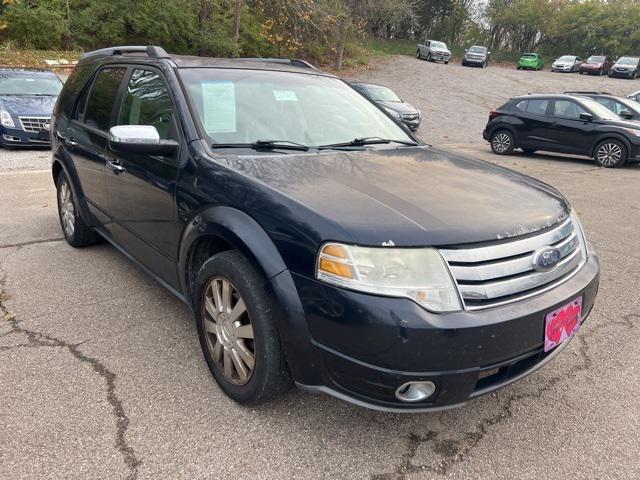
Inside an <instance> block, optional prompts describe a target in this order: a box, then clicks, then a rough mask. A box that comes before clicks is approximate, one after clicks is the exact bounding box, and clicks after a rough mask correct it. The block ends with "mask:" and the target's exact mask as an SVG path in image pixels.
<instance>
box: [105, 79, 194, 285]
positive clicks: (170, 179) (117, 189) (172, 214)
mask: <svg viewBox="0 0 640 480" xmlns="http://www.w3.org/2000/svg"><path fill="white" fill-rule="evenodd" d="M116 123H117V124H118V125H152V126H154V127H155V128H156V129H157V130H158V133H159V134H160V138H161V139H165V140H167V139H172V140H176V141H180V134H179V130H178V122H177V119H176V116H175V114H174V108H173V102H172V99H171V96H170V95H169V92H168V89H167V87H166V84H165V81H164V79H163V76H162V74H161V72H160V71H157V70H155V69H151V68H149V67H144V68H142V67H140V68H134V69H133V70H132V72H131V75H130V77H129V80H128V83H127V86H126V89H125V91H124V92H123V97H122V103H121V107H120V111H119V114H118V117H117V122H116ZM107 155H108V156H109V157H110V158H109V162H110V163H111V164H115V165H116V166H117V168H114V169H111V168H110V167H107V174H106V175H107V188H108V192H109V204H110V207H111V214H112V215H113V218H114V238H115V239H116V241H117V242H118V243H119V244H120V245H122V246H123V247H124V248H125V250H127V252H128V253H130V254H131V255H133V256H134V257H135V258H136V259H137V260H138V261H140V262H141V263H142V264H144V265H145V266H146V267H147V268H149V269H150V270H151V271H152V272H153V273H155V274H156V275H157V276H159V277H160V278H161V279H162V280H164V281H165V282H166V283H168V284H169V285H170V286H172V287H173V288H178V286H179V282H178V276H177V270H176V264H177V258H178V243H179V239H180V234H181V232H182V229H183V224H182V222H180V221H179V219H178V215H177V210H176V202H175V190H176V182H177V180H178V173H179V165H178V159H179V151H177V152H176V153H175V154H173V155H172V156H170V157H161V156H151V155H142V154H137V153H122V152H118V153H115V152H113V151H109V152H108V154H107Z"/></svg>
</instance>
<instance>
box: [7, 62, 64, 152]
mask: <svg viewBox="0 0 640 480" xmlns="http://www.w3.org/2000/svg"><path fill="white" fill-rule="evenodd" d="M61 89H62V81H61V80H60V78H59V77H58V76H57V75H56V74H54V73H53V72H50V71H46V70H27V69H17V68H0V146H3V147H33V146H39V147H42V146H49V145H50V140H49V132H50V130H51V112H52V111H53V106H54V104H55V103H56V99H57V98H58V94H59V93H60V90H61Z"/></svg>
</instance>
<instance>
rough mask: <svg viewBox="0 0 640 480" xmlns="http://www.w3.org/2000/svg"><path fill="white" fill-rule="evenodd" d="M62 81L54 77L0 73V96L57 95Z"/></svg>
mask: <svg viewBox="0 0 640 480" xmlns="http://www.w3.org/2000/svg"><path fill="white" fill-rule="evenodd" d="M60 90H62V81H61V80H60V79H59V78H58V77H56V76H54V75H51V76H39V75H26V74H19V75H15V74H14V75H7V74H2V73H0V95H58V94H59V93H60Z"/></svg>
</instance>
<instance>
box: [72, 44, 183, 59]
mask: <svg viewBox="0 0 640 480" xmlns="http://www.w3.org/2000/svg"><path fill="white" fill-rule="evenodd" d="M127 53H146V54H147V55H148V56H149V58H154V59H160V58H171V57H170V55H169V54H168V53H167V52H166V51H165V49H164V48H162V47H155V46H151V45H150V46H148V47H144V46H134V45H128V46H123V47H108V48H101V49H100V50H94V51H92V52H87V53H85V54H84V55H82V58H83V59H84V58H89V57H108V56H111V55H125V54H127Z"/></svg>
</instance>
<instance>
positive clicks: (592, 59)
mask: <svg viewBox="0 0 640 480" xmlns="http://www.w3.org/2000/svg"><path fill="white" fill-rule="evenodd" d="M587 62H588V63H602V62H604V57H599V56H591V57H589V58H587Z"/></svg>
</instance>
